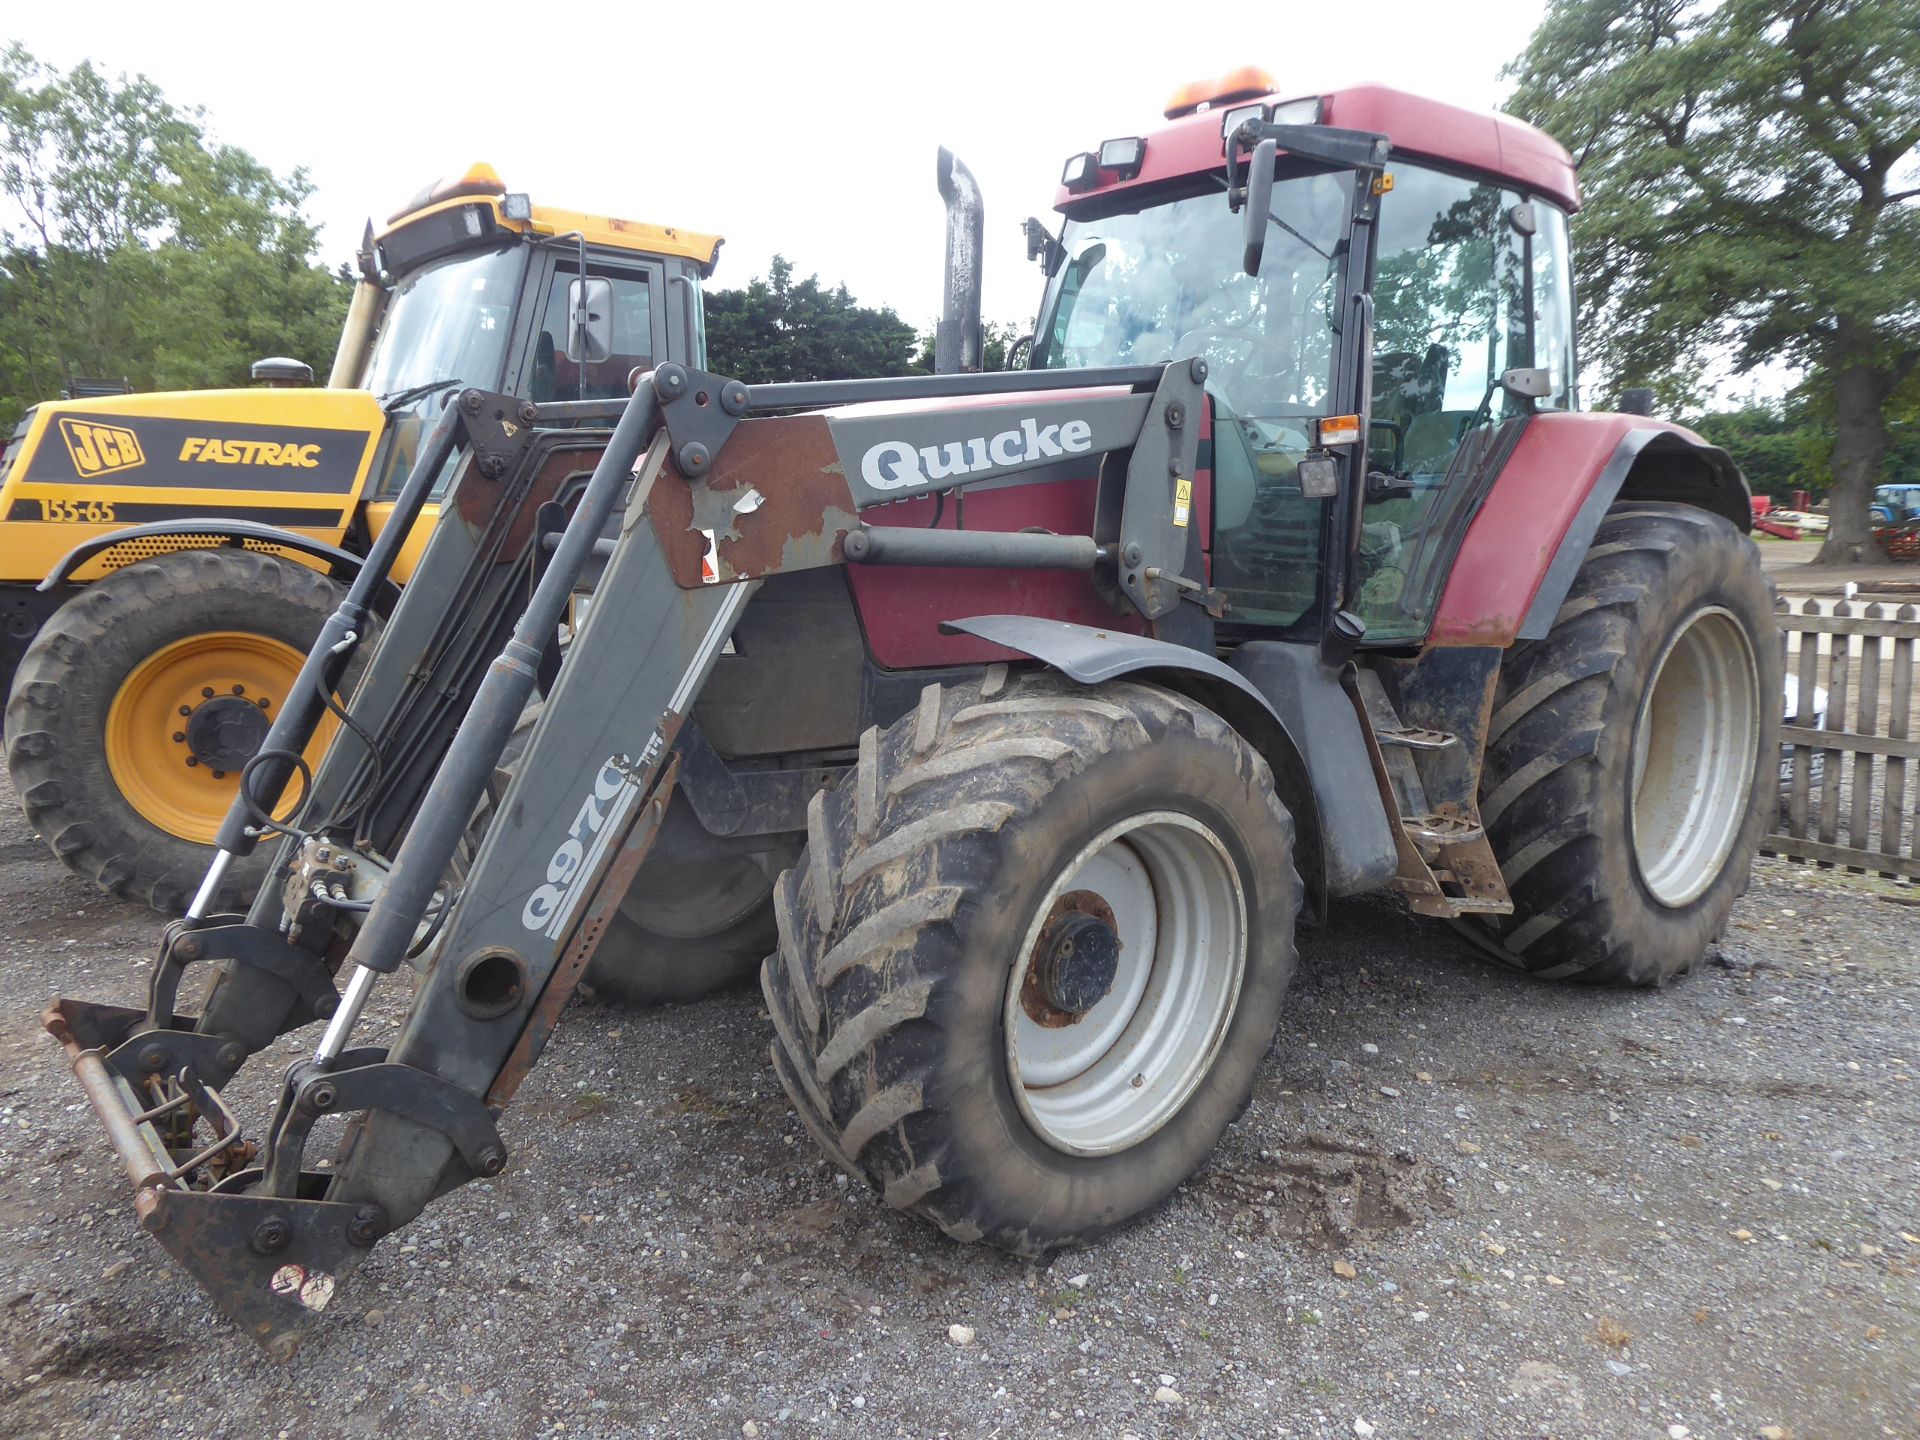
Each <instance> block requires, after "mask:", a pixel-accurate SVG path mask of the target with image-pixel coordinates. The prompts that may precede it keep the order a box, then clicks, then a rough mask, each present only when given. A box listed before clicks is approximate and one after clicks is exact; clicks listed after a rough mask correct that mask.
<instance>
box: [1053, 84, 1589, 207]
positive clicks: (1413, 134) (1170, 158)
mask: <svg viewBox="0 0 1920 1440" xmlns="http://www.w3.org/2000/svg"><path fill="white" fill-rule="evenodd" d="M1271 98H1272V99H1275V100H1288V99H1293V98H1296V97H1295V96H1292V95H1275V96H1273V97H1271ZM1321 98H1322V100H1323V102H1324V107H1323V112H1322V113H1323V115H1324V117H1325V121H1326V123H1327V124H1329V125H1338V126H1341V127H1343V128H1345V129H1351V130H1372V131H1375V132H1376V133H1378V134H1381V135H1385V136H1386V137H1387V138H1388V139H1389V140H1391V141H1392V142H1393V149H1394V153H1395V154H1396V155H1404V156H1408V157H1421V158H1425V159H1429V160H1436V161H1440V162H1441V163H1443V164H1448V165H1453V166H1457V167H1461V168H1464V169H1468V170H1479V171H1485V172H1486V173H1487V174H1489V175H1492V176H1494V177H1496V178H1498V179H1503V180H1507V181H1510V182H1512V183H1514V184H1515V185H1517V186H1519V187H1520V188H1523V189H1527V190H1532V191H1535V192H1537V193H1539V194H1541V195H1545V196H1546V197H1547V198H1548V199H1550V200H1553V201H1554V202H1556V203H1557V204H1559V205H1561V206H1563V207H1564V208H1566V209H1568V210H1577V209H1579V208H1580V186H1579V182H1578V181H1577V180H1576V179H1575V178H1574V171H1573V159H1572V157H1571V156H1569V155H1568V154H1567V152H1566V151H1565V150H1564V149H1563V148H1562V147H1561V146H1560V144H1559V143H1558V142H1557V141H1555V140H1554V139H1553V138H1552V137H1551V136H1549V135H1547V134H1545V133H1544V132H1543V131H1540V130H1536V129H1535V128H1534V127H1533V126H1531V125H1529V124H1527V123H1526V122H1525V121H1521V120H1516V119H1514V118H1513V117H1512V116H1510V115H1500V114H1497V113H1495V112H1494V111H1491V110H1465V109H1462V108H1461V107H1459V106H1457V105H1447V104H1444V103H1442V102H1441V101H1438V100H1429V99H1427V98H1426V97H1424V96H1421V95H1411V94H1408V93H1407V92H1406V91H1404V90H1391V89H1388V88H1387V87H1386V86H1384V85H1355V86H1352V87H1350V88H1348V89H1345V90H1330V91H1326V92H1324V93H1323V95H1322V97H1321ZM1247 103H1251V102H1246V101H1236V102H1235V104H1247ZM1231 108H1233V107H1232V106H1224V107H1222V109H1220V110H1209V111H1204V112H1202V113H1201V114H1198V115H1188V116H1184V117H1182V118H1181V119H1179V120H1175V121H1173V122H1171V123H1170V124H1168V125H1166V126H1164V127H1163V128H1161V129H1158V130H1154V131H1150V132H1147V134H1146V142H1147V149H1146V154H1145V156H1144V157H1143V159H1142V164H1141V170H1140V174H1139V175H1138V176H1137V177H1136V178H1135V179H1132V180H1123V181H1114V182H1112V183H1109V184H1106V185H1102V186H1100V187H1099V188H1098V189H1096V190H1093V191H1088V192H1085V193H1083V194H1081V195H1073V194H1069V193H1068V192H1067V190H1066V189H1065V188H1064V187H1063V188H1061V189H1060V190H1059V191H1058V192H1057V193H1056V194H1055V196H1054V202H1053V203H1054V208H1055V209H1056V210H1060V211H1063V212H1065V213H1068V214H1071V213H1072V211H1073V208H1074V206H1075V204H1076V203H1077V202H1078V201H1080V200H1083V199H1085V198H1086V197H1087V195H1108V194H1113V193H1115V192H1117V191H1122V190H1132V189H1137V188H1140V187H1144V186H1149V185H1157V184H1160V183H1162V182H1164V181H1167V180H1174V179H1178V178H1180V177H1182V176H1187V175H1193V174H1198V173H1212V172H1214V171H1217V170H1219V169H1220V168H1221V166H1222V165H1223V164H1224V156H1223V154H1222V152H1221V143H1220V141H1221V137H1220V124H1221V117H1222V115H1223V113H1224V111H1225V110H1227V109H1231ZM1099 138H1100V137H1095V139H1094V140H1093V141H1090V142H1089V148H1091V146H1092V144H1095V143H1098V139H1099ZM1065 158H1066V157H1065V156H1062V157H1061V159H1062V160H1064V159H1065Z"/></svg>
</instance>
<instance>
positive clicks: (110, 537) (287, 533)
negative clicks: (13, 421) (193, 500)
mask: <svg viewBox="0 0 1920 1440" xmlns="http://www.w3.org/2000/svg"><path fill="white" fill-rule="evenodd" d="M182 535H192V536H195V537H200V536H209V535H210V536H216V537H218V538H220V539H222V540H226V541H228V542H229V543H231V544H239V543H241V542H243V541H247V540H252V541H256V542H259V543H261V544H266V545H274V546H278V547H281V548H283V549H287V550H292V551H295V552H297V553H298V554H301V555H311V556H312V557H313V558H314V559H316V560H324V561H326V562H327V573H328V574H329V575H331V576H332V577H333V578H334V579H336V580H339V581H342V582H345V581H350V580H352V579H353V577H354V576H355V575H357V574H358V573H359V571H360V565H361V557H360V556H358V555H356V554H354V553H353V552H352V551H351V550H342V549H341V548H340V547H339V546H338V545H329V544H327V542H326V541H324V540H315V539H312V538H311V537H309V536H306V535H300V534H296V533H295V532H294V531H292V530H282V529H280V528H279V526H277V525H261V524H258V523H256V522H254V521H251V520H224V519H219V518H217V517H213V516H209V517H207V518H206V519H203V520H161V521H156V522H155V523H154V524H152V525H134V526H130V527H129V528H127V529H125V530H115V531H113V532H112V533H111V534H107V535H96V536H94V537H93V538H92V539H91V540H86V541H82V542H81V543H80V544H78V545H76V546H74V548H73V549H71V550H69V551H68V552H67V554H66V555H65V557H63V558H62V559H61V561H60V563H59V564H58V565H55V566H54V567H53V569H52V570H51V571H50V572H49V573H48V575H47V578H46V579H44V580H42V581H41V582H40V583H39V584H38V585H37V586H35V587H34V588H35V589H38V590H52V589H54V588H56V587H57V586H59V585H61V584H62V583H63V582H64V581H65V580H66V579H67V577H68V576H70V575H72V574H73V572H74V571H76V570H78V569H79V568H80V567H81V566H82V565H84V564H86V563H87V562H88V561H89V560H91V559H93V558H94V557H95V556H96V555H100V554H103V553H104V552H106V551H108V550H111V549H113V547H114V546H116V545H124V544H126V543H127V542H128V541H129V540H145V539H156V538H157V539H167V538H171V537H178V536H182ZM200 548H212V547H208V546H203V547H200ZM399 598H400V587H399V586H398V585H396V584H394V583H393V582H392V581H391V580H389V581H387V582H386V583H385V584H384V585H383V586H382V587H381V589H380V591H379V592H378V594H377V595H376V597H375V599H374V605H373V608H374V611H375V613H377V614H379V615H381V616H385V615H388V614H390V613H391V612H392V610H393V604H394V602H395V601H396V600H398V599H399Z"/></svg>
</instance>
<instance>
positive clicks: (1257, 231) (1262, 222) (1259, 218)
mask: <svg viewBox="0 0 1920 1440" xmlns="http://www.w3.org/2000/svg"><path fill="white" fill-rule="evenodd" d="M1279 152H1280V147H1279V145H1278V144H1276V143H1275V142H1274V141H1272V140H1262V141H1261V142H1260V143H1259V144H1258V145H1256V146H1254V147H1253V159H1252V160H1250V161H1249V162H1248V163H1247V198H1246V200H1245V201H1244V202H1243V203H1244V204H1245V206H1246V211H1245V214H1244V215H1243V217H1242V218H1243V219H1244V220H1245V222H1246V227H1247V229H1246V236H1247V248H1246V254H1245V256H1244V258H1243V260H1242V264H1243V265H1244V267H1245V269H1246V272H1247V274H1249V275H1258V274H1259V273H1260V259H1261V257H1262V256H1263V255H1264V254H1265V253H1266V249H1267V220H1268V217H1269V216H1270V215H1272V213H1273V167H1274V164H1275V162H1276V160H1277V159H1278V156H1279Z"/></svg>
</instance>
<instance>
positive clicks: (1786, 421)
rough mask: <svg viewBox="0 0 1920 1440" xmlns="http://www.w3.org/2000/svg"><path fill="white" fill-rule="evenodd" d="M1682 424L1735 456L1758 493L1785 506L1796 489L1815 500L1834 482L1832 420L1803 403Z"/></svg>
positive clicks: (1761, 407) (1762, 407) (1696, 418)
mask: <svg viewBox="0 0 1920 1440" xmlns="http://www.w3.org/2000/svg"><path fill="white" fill-rule="evenodd" d="M1682 423H1683V424H1686V425H1688V426H1689V427H1691V428H1692V429H1694V430H1697V431H1698V432H1699V433H1700V435H1701V436H1702V438H1704V439H1706V440H1707V441H1708V442H1710V443H1711V444H1714V445H1718V446H1719V447H1720V448H1721V449H1722V450H1725V451H1726V452H1727V453H1728V454H1729V455H1731V456H1732V457H1733V460H1734V463H1735V464H1737V465H1738V466H1739V467H1740V469H1741V470H1742V471H1743V472H1744V473H1745V475H1746V477H1747V483H1748V485H1750V486H1751V487H1752V488H1753V493H1754V494H1756V495H1770V496H1772V497H1773V499H1774V500H1775V501H1776V502H1777V503H1779V504H1781V505H1785V504H1786V503H1787V501H1788V500H1789V499H1790V498H1791V496H1792V494H1793V492H1794V491H1795V490H1805V491H1808V492H1809V493H1810V494H1811V495H1812V496H1813V497H1814V498H1815V499H1816V500H1817V499H1819V498H1821V497H1822V496H1824V495H1825V494H1826V493H1827V490H1828V489H1829V488H1830V487H1831V485H1832V483H1833V476H1832V473H1831V472H1830V471H1829V470H1828V469H1827V465H1826V458H1827V451H1828V450H1829V449H1830V448H1831V447H1832V445H1833V422H1832V420H1831V419H1830V418H1823V417H1819V416H1815V415H1812V414H1810V413H1809V411H1808V409H1807V407H1806V406H1805V405H1804V404H1798V403H1796V404H1790V405H1786V406H1780V405H1764V404H1758V403H1750V404H1747V405H1745V406H1742V407H1741V408H1740V409H1738V410H1722V411H1717V412H1714V413H1710V414H1705V415H1699V416H1690V417H1683V420H1682Z"/></svg>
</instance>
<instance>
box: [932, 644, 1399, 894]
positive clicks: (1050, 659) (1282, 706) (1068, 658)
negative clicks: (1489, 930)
mask: <svg viewBox="0 0 1920 1440" xmlns="http://www.w3.org/2000/svg"><path fill="white" fill-rule="evenodd" d="M942 628H943V629H945V630H948V631H957V632H959V633H962V634H967V635H973V636H976V637H978V638H980V639H982V640H988V641H991V642H992V643H993V644H995V645H999V646H1003V647H1004V648H1006V649H1008V650H1013V651H1017V652H1018V653H1020V654H1022V655H1030V656H1032V657H1033V658H1034V659H1035V660H1038V661H1040V662H1041V663H1042V664H1044V665H1047V666H1049V667H1051V668H1052V669H1055V670H1058V671H1060V672H1061V673H1062V674H1063V675H1066V676H1067V677H1068V678H1069V679H1072V680H1075V681H1077V682H1079V683H1080V684H1082V685H1098V684H1101V683H1103V682H1105V681H1108V680H1118V679H1121V678H1122V677H1126V678H1131V679H1136V680H1146V681H1151V682H1152V683H1154V684H1157V685H1161V686H1164V687H1166V688H1167V689H1169V690H1174V691H1177V692H1179V693H1180V694H1183V695H1186V696H1188V697H1189V698H1191V699H1194V700H1197V701H1199V702H1200V703H1201V704H1203V705H1205V706H1207V708H1208V709H1210V710H1212V711H1213V712H1214V713H1215V714H1217V715H1219V716H1220V717H1221V718H1222V719H1224V720H1225V721H1226V722H1227V723H1228V724H1230V725H1232V726H1233V727H1234V729H1235V730H1237V731H1239V732H1240V734H1241V735H1243V736H1245V737H1246V739H1247V740H1248V742H1249V743H1251V744H1252V745H1253V746H1254V748H1255V749H1257V750H1258V751H1259V752H1260V753H1261V755H1262V756H1264V757H1265V758H1266V761H1267V763H1268V765H1270V766H1271V767H1272V769H1273V776H1274V788H1275V789H1276V790H1277V791H1278V792H1279V795H1280V798H1281V800H1282V801H1283V802H1284V803H1285V804H1286V806H1287V808H1288V809H1289V810H1290V811H1291V812H1292V814H1293V817H1294V821H1295V827H1296V831H1297V835H1296V846H1297V863H1298V865H1299V868H1300V874H1301V878H1302V879H1303V880H1304V881H1305V882H1306V886H1307V891H1308V895H1309V897H1310V899H1311V900H1312V901H1313V905H1314V908H1315V910H1316V911H1318V912H1320V913H1324V911H1325V903H1326V900H1327V897H1328V896H1329V895H1348V894H1353V893H1355V892H1357V891H1360V890H1368V889H1372V888H1374V887H1375V886H1377V885H1379V884H1381V883H1383V882H1384V880H1385V879H1387V878H1390V877H1391V876H1392V875H1393V873H1394V866H1395V856H1394V850H1393V841H1392V836H1391V835H1390V834H1389V832H1388V831H1387V828H1386V820H1385V816H1384V814H1382V813H1381V812H1380V807H1379V806H1378V804H1369V803H1367V802H1368V801H1370V800H1371V799H1372V797H1373V796H1374V795H1375V794H1376V789H1375V785H1374V781H1373V771H1372V767H1371V763H1370V762H1369V760H1368V758H1367V753H1366V744H1365V740H1364V737H1362V736H1361V734H1360V731H1359V722H1358V720H1357V718H1356V716H1355V713H1354V709H1353V704H1352V702H1351V701H1350V700H1348V698H1347V696H1346V694H1345V692H1344V691H1343V690H1342V689H1341V687H1340V682H1339V675H1338V672H1337V671H1336V670H1333V669H1330V668H1328V667H1326V666H1324V665H1321V664H1320V663H1319V661H1318V658H1317V656H1316V655H1315V654H1314V652H1312V651H1311V650H1309V649H1307V648H1305V647H1301V646H1288V645H1279V644H1265V643H1260V644H1253V645H1246V646H1242V647H1241V650H1240V651H1236V652H1235V658H1236V661H1237V660H1238V658H1239V655H1240V654H1241V652H1243V651H1248V650H1259V651H1298V652H1299V654H1300V655H1301V656H1302V657H1305V663H1302V664H1293V665H1281V664H1280V661H1281V660H1282V659H1284V658H1288V657H1278V656H1271V657H1268V658H1269V659H1270V660H1271V661H1272V662H1273V667H1277V670H1276V674H1279V673H1281V672H1284V679H1285V680H1286V682H1287V683H1285V684H1284V685H1277V686H1275V687H1274V688H1273V690H1272V691H1271V692H1270V693H1269V692H1268V691H1266V690H1265V688H1264V687H1263V686H1262V685H1260V684H1258V683H1256V681H1257V680H1259V679H1261V678H1264V672H1263V671H1260V669H1259V667H1257V666H1256V667H1255V670H1256V674H1255V677H1254V678H1253V679H1250V678H1249V677H1248V676H1247V675H1245V674H1242V673H1241V671H1240V670H1239V669H1237V668H1235V667H1234V666H1230V665H1227V664H1225V663H1223V662H1222V661H1220V660H1218V659H1216V658H1215V657H1214V656H1212V655H1210V654H1207V653H1206V652H1204V651H1200V650H1191V649H1188V648H1187V647H1185V646H1183V645H1175V644H1171V643H1169V642H1168V641H1165V640H1154V639H1150V638H1148V637H1146V636H1143V635H1128V634H1125V633H1123V632H1119V631H1112V630H1096V629H1093V628H1092V627H1091V626H1086V625H1074V624H1070V623H1068V622H1067V621H1064V620H1044V619H1039V618H1036V617H1033V616H1026V615H981V616H975V617H973V618H971V619H967V620H954V621H949V622H947V623H946V624H945V625H944V626H943V627H942ZM1273 667H1269V668H1273ZM1303 742H1305V743H1303ZM1355 797H1360V803H1355ZM1370 821H1372V822H1377V823H1373V824H1370V823H1369V822H1370ZM1376 832H1377V833H1376ZM1382 866H1384V871H1382Z"/></svg>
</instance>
